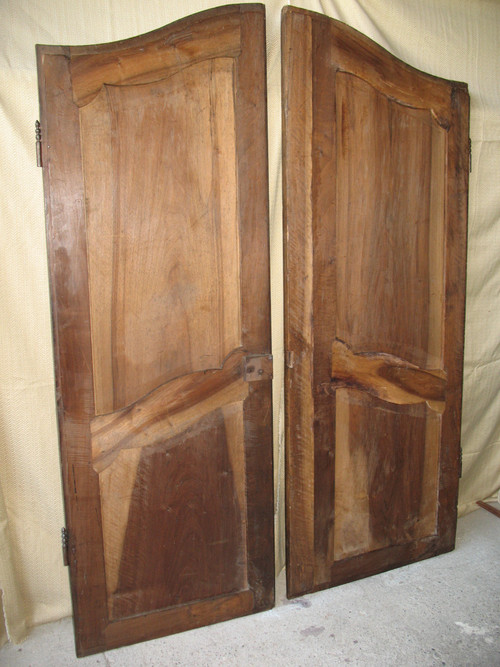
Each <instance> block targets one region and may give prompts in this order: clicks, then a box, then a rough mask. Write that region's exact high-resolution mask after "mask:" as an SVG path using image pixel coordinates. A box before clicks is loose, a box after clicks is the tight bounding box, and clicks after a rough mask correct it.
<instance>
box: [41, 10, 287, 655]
mask: <svg viewBox="0 0 500 667" xmlns="http://www.w3.org/2000/svg"><path fill="white" fill-rule="evenodd" d="M37 48H38V66H39V84H40V101H41V126H42V160H43V171H44V184H45V193H46V211H47V238H48V252H49V265H50V278H51V291H52V310H53V322H54V339H55V358H56V378H57V396H58V414H59V426H60V443H61V455H62V470H63V480H64V493H65V504H66V519H67V528H68V533H69V545H68V553H69V565H70V575H71V589H72V596H73V606H74V620H75V634H76V646H77V652H78V654H79V655H85V654H89V653H93V652H96V651H102V650H104V649H109V648H112V647H117V646H120V645H123V644H129V643H132V642H136V641H140V640H144V639H149V638H151V637H156V636H160V635H164V634H169V633H172V632H177V631H180V630H185V629H188V628H193V627H197V626H200V625H204V624H207V623H213V622H216V621H221V620H224V619H228V618H231V617H234V616H239V615H242V614H247V613H250V612H254V611H258V610H262V609H267V608H269V607H270V606H272V604H273V597H274V564H273V552H274V547H273V491H272V479H273V476H272V439H271V377H272V358H271V357H270V314H269V312H270V306H269V257H268V204H267V143H266V141H267V140H266V101H265V100H266V92H265V35H264V10H263V7H262V6H261V5H241V6H240V5H234V6H231V7H224V8H219V9H215V10H212V11H208V12H204V13H202V14H198V15H195V16H192V17H189V18H187V19H185V20H181V21H178V22H176V23H175V24H172V25H170V26H167V27H165V28H162V29H160V30H157V31H155V32H152V33H149V34H147V35H144V36H141V37H137V38H134V39H130V40H126V41H122V42H116V43H113V44H104V45H97V46H82V47H53V46H39V47H37Z"/></svg>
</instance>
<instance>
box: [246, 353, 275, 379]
mask: <svg viewBox="0 0 500 667" xmlns="http://www.w3.org/2000/svg"><path fill="white" fill-rule="evenodd" d="M244 379H245V382H257V381H259V380H272V379H273V355H272V354H252V355H250V356H248V357H245V378H244Z"/></svg>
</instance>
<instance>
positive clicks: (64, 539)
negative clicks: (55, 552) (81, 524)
mask: <svg viewBox="0 0 500 667" xmlns="http://www.w3.org/2000/svg"><path fill="white" fill-rule="evenodd" d="M61 543H62V552H63V562H64V565H69V533H68V529H67V528H61Z"/></svg>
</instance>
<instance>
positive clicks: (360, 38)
mask: <svg viewBox="0 0 500 667" xmlns="http://www.w3.org/2000/svg"><path fill="white" fill-rule="evenodd" d="M288 14H290V15H293V14H302V15H303V16H308V17H309V18H311V19H312V20H314V21H321V22H323V23H327V24H329V25H330V26H332V27H333V28H334V29H335V30H342V31H343V32H346V33H348V34H349V36H350V37H351V38H352V39H354V40H356V41H357V42H358V43H362V44H363V45H368V46H370V47H372V48H373V47H376V48H377V49H379V51H380V52H381V53H382V54H387V55H388V56H390V57H391V58H394V59H395V60H397V61H398V63H400V64H401V65H402V66H404V67H405V68H407V69H408V70H410V71H411V72H414V73H415V74H418V75H420V76H423V77H426V78H427V79H428V80H431V81H435V82H436V83H444V84H448V85H450V86H452V87H454V88H459V89H462V90H463V91H464V92H466V93H468V89H469V87H468V85H467V83H466V82H464V81H455V80H453V79H446V78H444V77H441V76H437V75H435V74H429V72H424V71H423V70H421V69H418V68H417V67H414V66H413V65H410V64H409V63H407V62H406V61H404V60H401V58H398V56H395V55H394V54H393V53H391V52H390V51H389V50H388V49H386V48H385V47H384V46H381V45H380V44H379V43H378V42H376V41H375V40H374V39H372V38H371V37H368V36H367V35H365V34H364V33H362V32H360V31H359V30H356V28H353V27H352V26H350V25H349V24H348V23H344V22H343V21H339V20H338V19H334V18H332V17H331V16H327V15H326V14H321V13H320V12H314V11H311V10H309V9H302V8H301V7H293V6H290V5H288V6H285V7H283V8H282V10H281V20H282V22H283V21H284V19H285V17H286V16H287V15H288Z"/></svg>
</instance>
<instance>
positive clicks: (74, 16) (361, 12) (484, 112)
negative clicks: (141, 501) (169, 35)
mask: <svg viewBox="0 0 500 667" xmlns="http://www.w3.org/2000/svg"><path fill="white" fill-rule="evenodd" d="M217 4H225V3H224V2H222V1H221V0H215V1H214V0H211V1H210V2H209V1H206V0H183V1H182V2H175V1H174V0H149V2H141V1H140V0H45V1H44V2H39V0H2V2H0V147H1V150H0V156H1V157H0V179H1V180H0V182H1V185H2V187H1V194H0V225H1V232H0V238H1V242H2V251H3V252H2V259H1V261H0V340H1V344H0V591H1V596H0V609H1V610H2V611H3V615H2V613H0V644H1V643H2V642H3V641H5V640H6V639H7V637H10V639H11V640H12V641H20V640H22V639H23V637H24V636H25V634H26V632H27V629H28V628H29V627H30V626H33V625H35V624H38V623H44V622H47V621H51V620H55V619H58V618H60V617H62V616H65V615H68V614H70V613H71V605H70V596H69V586H68V580H67V572H66V570H65V569H64V567H63V565H62V558H61V551H60V530H61V526H62V525H63V524H64V518H63V506H62V492H61V483H60V473H59V454H58V444H57V429H56V416H55V404H54V385H53V370H52V342H51V331H50V314H49V313H50V310H49V297H48V285H47V266H46V255H45V236H44V234H45V232H44V215H43V192H42V178H41V170H39V169H37V167H36V165H35V145H34V138H35V137H34V123H35V120H36V119H37V117H38V97H37V76H36V63H35V50H34V45H35V43H37V42H38V43H45V44H90V43H98V42H105V41H114V40H117V39H123V38H126V37H131V36H134V35H136V34H141V33H144V32H147V31H149V30H153V29H155V28H158V27H160V26H162V25H165V24H167V23H170V22H171V21H174V20H176V19H177V18H181V17H182V16H186V15H188V14H191V13H194V12H197V11H201V10H203V9H208V8H210V7H211V6H214V5H217ZM265 4H266V11H267V31H268V80H269V85H268V99H269V159H270V193H269V194H270V207H271V230H270V233H271V252H272V258H271V262H272V269H271V280H272V286H271V287H272V302H273V340H274V355H275V368H276V381H275V393H274V414H275V476H276V526H277V556H278V558H277V567H278V569H280V568H281V567H282V566H283V563H284V528H283V523H284V522H283V509H284V493H283V436H282V433H283V428H282V426H283V425H282V419H283V417H282V415H283V410H282V404H283V390H282V378H283V374H282V368H283V348H282V339H283V321H282V301H283V297H282V259H281V257H282V236H281V185H280V180H281V168H280V154H281V139H280V118H281V106H280V51H279V43H280V11H281V7H282V6H283V5H284V4H286V3H285V2H280V1H279V0H268V1H267V2H265ZM296 4H297V5H299V6H301V7H304V8H306V9H312V10H315V11H318V12H321V13H324V14H327V15H329V16H332V17H334V18H339V19H341V20H342V21H345V22H346V23H348V24H350V25H351V26H353V27H354V28H357V29H358V30H361V31H362V32H364V33H365V34H366V35H368V36H369V37H371V38H372V39H374V40H376V41H377V42H378V43H379V44H381V45H382V46H384V47H385V48H387V49H388V50H389V51H391V52H392V53H394V54H395V55H396V56H398V57H399V58H402V59H403V60H405V61H407V62H408V63H410V64H411V65H413V66H415V67H417V68H419V69H422V70H424V71H426V72H430V73H431V74H435V75H438V76H442V77H445V78H447V79H456V80H459V81H466V82H468V84H469V90H470V94H471V130H470V132H471V138H472V166H473V171H472V174H471V180H470V206H469V263H468V289H467V322H466V346H465V388H464V389H465V391H464V414H463V449H464V471H463V479H462V484H461V489H460V503H459V508H460V511H461V512H462V513H464V512H466V511H469V510H471V509H473V508H474V503H475V501H476V500H477V499H484V498H488V497H489V496H492V494H493V493H495V492H496V491H497V489H498V488H499V487H500V372H499V371H500V250H499V248H500V184H499V174H500V3H499V2H498V0H462V1H461V2H457V1H456V0H421V1H420V2H415V1H414V0H391V2H387V0H307V1H303V2H300V1H299V0H297V3H296Z"/></svg>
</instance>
